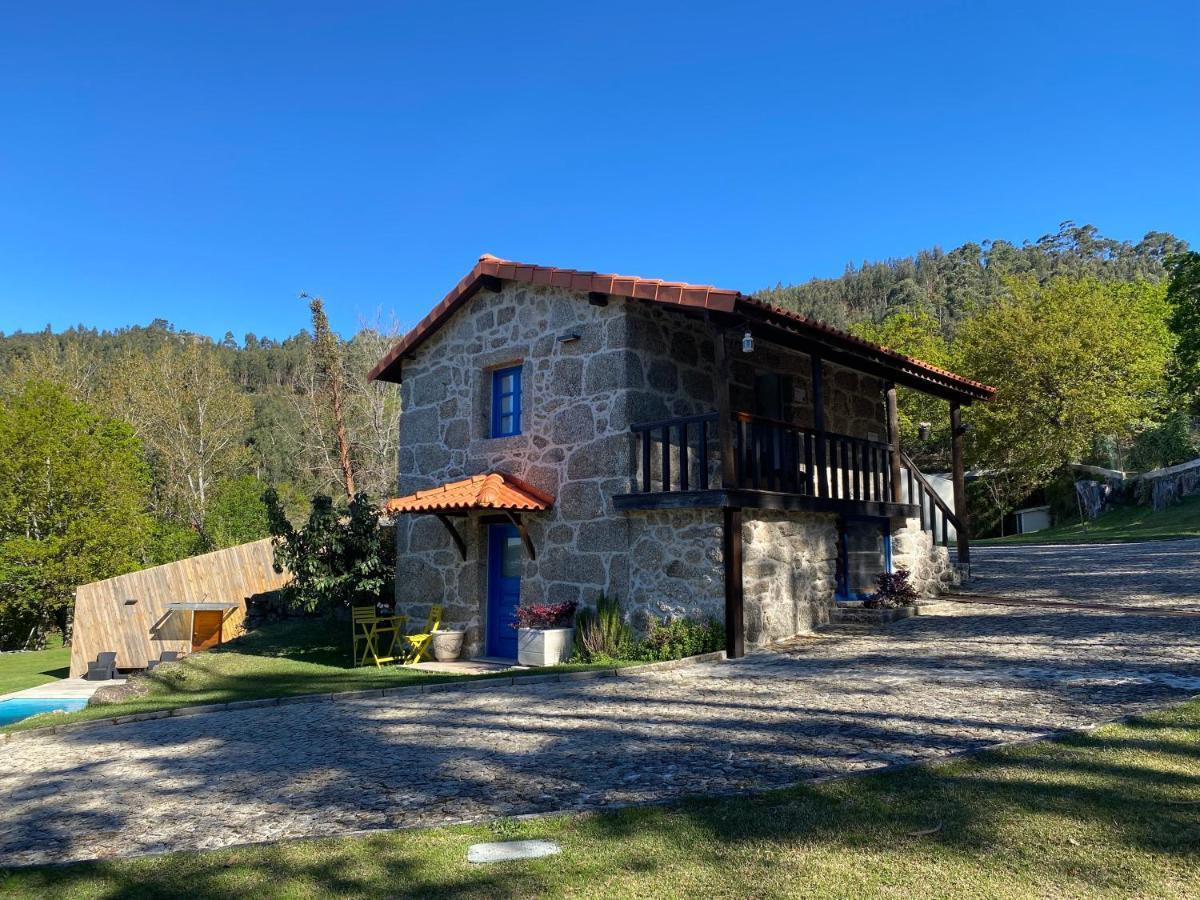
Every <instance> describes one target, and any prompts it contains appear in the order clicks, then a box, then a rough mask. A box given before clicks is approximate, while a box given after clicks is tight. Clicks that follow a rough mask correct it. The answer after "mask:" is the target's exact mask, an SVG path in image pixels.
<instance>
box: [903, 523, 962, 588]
mask: <svg viewBox="0 0 1200 900" xmlns="http://www.w3.org/2000/svg"><path fill="white" fill-rule="evenodd" d="M901 566H903V567H904V568H906V569H908V571H909V572H910V573H911V574H912V577H911V579H910V580H911V581H912V584H913V586H914V587H915V588H916V589H917V591H918V592H919V593H920V595H921V596H922V597H925V598H932V597H936V596H937V595H938V594H940V593H942V592H943V591H945V590H948V589H949V588H951V587H953V586H954V585H957V584H958V573H957V572H956V571H955V569H954V566H953V565H952V564H951V562H950V550H949V548H947V547H943V546H941V545H940V544H936V543H934V540H933V535H932V534H931V533H930V532H928V531H922V530H921V520H920V519H919V518H915V517H914V518H911V519H893V520H892V569H893V570H895V569H898V568H900V567H901Z"/></svg>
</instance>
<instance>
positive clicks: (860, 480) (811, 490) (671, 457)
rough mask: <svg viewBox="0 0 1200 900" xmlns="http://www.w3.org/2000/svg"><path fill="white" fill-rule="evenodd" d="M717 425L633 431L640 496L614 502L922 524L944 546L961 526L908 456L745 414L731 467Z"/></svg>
mask: <svg viewBox="0 0 1200 900" xmlns="http://www.w3.org/2000/svg"><path fill="white" fill-rule="evenodd" d="M718 425H719V415H718V413H715V412H711V413H704V414H702V415H696V416H683V417H679V418H673V419H663V420H660V421H657V422H640V423H638V424H635V425H633V426H631V428H630V431H631V432H632V436H633V442H634V447H635V450H634V452H635V458H636V477H635V479H634V482H635V483H634V491H633V492H632V493H628V494H620V495H618V496H616V497H615V498H614V503H615V505H616V506H617V508H618V509H678V508H685V507H710V508H711V507H733V508H739V509H794V510H809V511H814V512H835V513H842V514H845V515H863V516H887V517H890V516H898V515H900V516H906V517H916V516H918V515H919V516H920V518H921V523H922V527H923V528H925V530H927V531H932V532H933V534H934V536H935V539H937V538H940V540H941V541H942V542H943V543H945V542H946V540H947V537H948V526H949V525H957V521H956V520H955V518H954V514H953V512H952V511H951V510H950V508H949V507H948V506H947V505H946V504H945V502H944V501H943V500H942V499H941V497H940V496H938V494H937V492H936V490H934V488H933V487H932V485H930V484H929V482H928V481H927V480H926V479H925V477H924V476H923V475H922V474H921V473H920V472H919V471H917V470H916V468H915V467H914V466H913V465H912V463H911V461H909V460H908V457H907V456H905V455H904V454H903V453H901V454H900V459H899V460H893V454H894V453H896V452H897V451H896V449H895V448H894V447H893V446H892V445H891V444H888V443H885V442H883V441H873V440H867V439H866V438H858V437H852V436H850V435H845V434H837V433H834V432H828V431H819V430H818V429H815V428H808V427H804V426H800V425H796V424H794V423H790V422H784V421H779V420H776V419H768V418H764V417H761V416H754V415H750V414H749V413H744V412H738V413H734V414H733V416H732V421H731V423H730V439H731V445H732V447H731V450H732V461H731V465H729V466H728V467H726V466H725V465H723V460H722V453H721V446H720V445H721V440H722V438H721V435H720V433H719V428H718ZM897 472H898V473H899V478H900V479H901V482H900V483H899V484H896V483H894V479H895V478H896V473H897ZM939 526H940V527H939ZM939 531H940V534H939Z"/></svg>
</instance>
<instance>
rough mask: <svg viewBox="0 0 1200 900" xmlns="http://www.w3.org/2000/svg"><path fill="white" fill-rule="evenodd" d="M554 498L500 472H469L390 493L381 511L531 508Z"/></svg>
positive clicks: (548, 504)
mask: <svg viewBox="0 0 1200 900" xmlns="http://www.w3.org/2000/svg"><path fill="white" fill-rule="evenodd" d="M553 505H554V498H552V497H549V496H547V495H546V494H543V493H542V492H541V491H538V490H536V489H534V488H532V487H530V486H529V485H527V484H524V483H523V482H521V481H518V480H517V479H516V478H513V477H512V476H511V475H505V474H504V473H503V472H489V473H488V474H486V475H473V476H471V477H470V478H464V479H463V480H462V481H452V482H449V483H447V484H443V485H439V486H438V487H435V488H430V489H429V490H424V491H417V492H416V493H415V494H410V495H409V496H407V497H393V498H392V499H391V500H388V501H387V502H386V503H384V504H383V508H384V511H385V512H389V513H411V512H448V511H457V512H463V511H466V510H470V509H505V510H512V511H522V512H526V511H527V512H534V511H540V510H545V509H549V508H550V507H551V506H553Z"/></svg>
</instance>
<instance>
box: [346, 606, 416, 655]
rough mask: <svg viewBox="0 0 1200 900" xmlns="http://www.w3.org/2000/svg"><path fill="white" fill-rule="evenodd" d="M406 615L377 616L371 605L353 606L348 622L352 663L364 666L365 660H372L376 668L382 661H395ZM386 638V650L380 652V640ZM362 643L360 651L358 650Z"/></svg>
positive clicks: (406, 618)
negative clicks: (351, 642) (351, 641)
mask: <svg viewBox="0 0 1200 900" xmlns="http://www.w3.org/2000/svg"><path fill="white" fill-rule="evenodd" d="M407 621H408V617H407V616H378V615H376V614H375V607H373V606H355V607H353V608H352V609H351V611H350V622H351V629H352V632H351V633H352V637H353V645H352V649H353V654H354V664H355V665H356V666H365V665H366V664H367V660H368V659H371V660H374V662H375V666H376V668H378V667H379V666H382V665H383V664H384V663H388V662H395V661H396V660H398V659H399V658H400V657H399V656H397V655H396V644H398V643H399V642H400V637H401V635H402V634H403V632H404V625H405V623H406V622H407ZM384 639H387V650H385V651H382V652H381V647H380V641H382V640H384ZM360 644H361V645H362V648H363V649H362V653H361V654H360V653H359V652H358V648H359V645H360Z"/></svg>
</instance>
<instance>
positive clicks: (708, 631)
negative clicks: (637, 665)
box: [636, 616, 725, 661]
mask: <svg viewBox="0 0 1200 900" xmlns="http://www.w3.org/2000/svg"><path fill="white" fill-rule="evenodd" d="M724 647H725V626H723V625H722V624H721V623H720V622H718V621H716V620H715V619H711V618H709V619H705V620H703V621H701V620H699V619H689V618H680V619H670V620H668V621H659V620H658V619H656V618H654V617H653V616H651V617H649V619H648V620H647V623H646V637H645V638H644V639H643V640H642V641H641V642H640V644H639V645H638V654H637V656H636V658H637V659H645V660H655V661H657V660H666V659H683V658H684V657H685V656H698V655H700V654H701V653H712V652H714V651H717V650H722V649H724Z"/></svg>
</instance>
